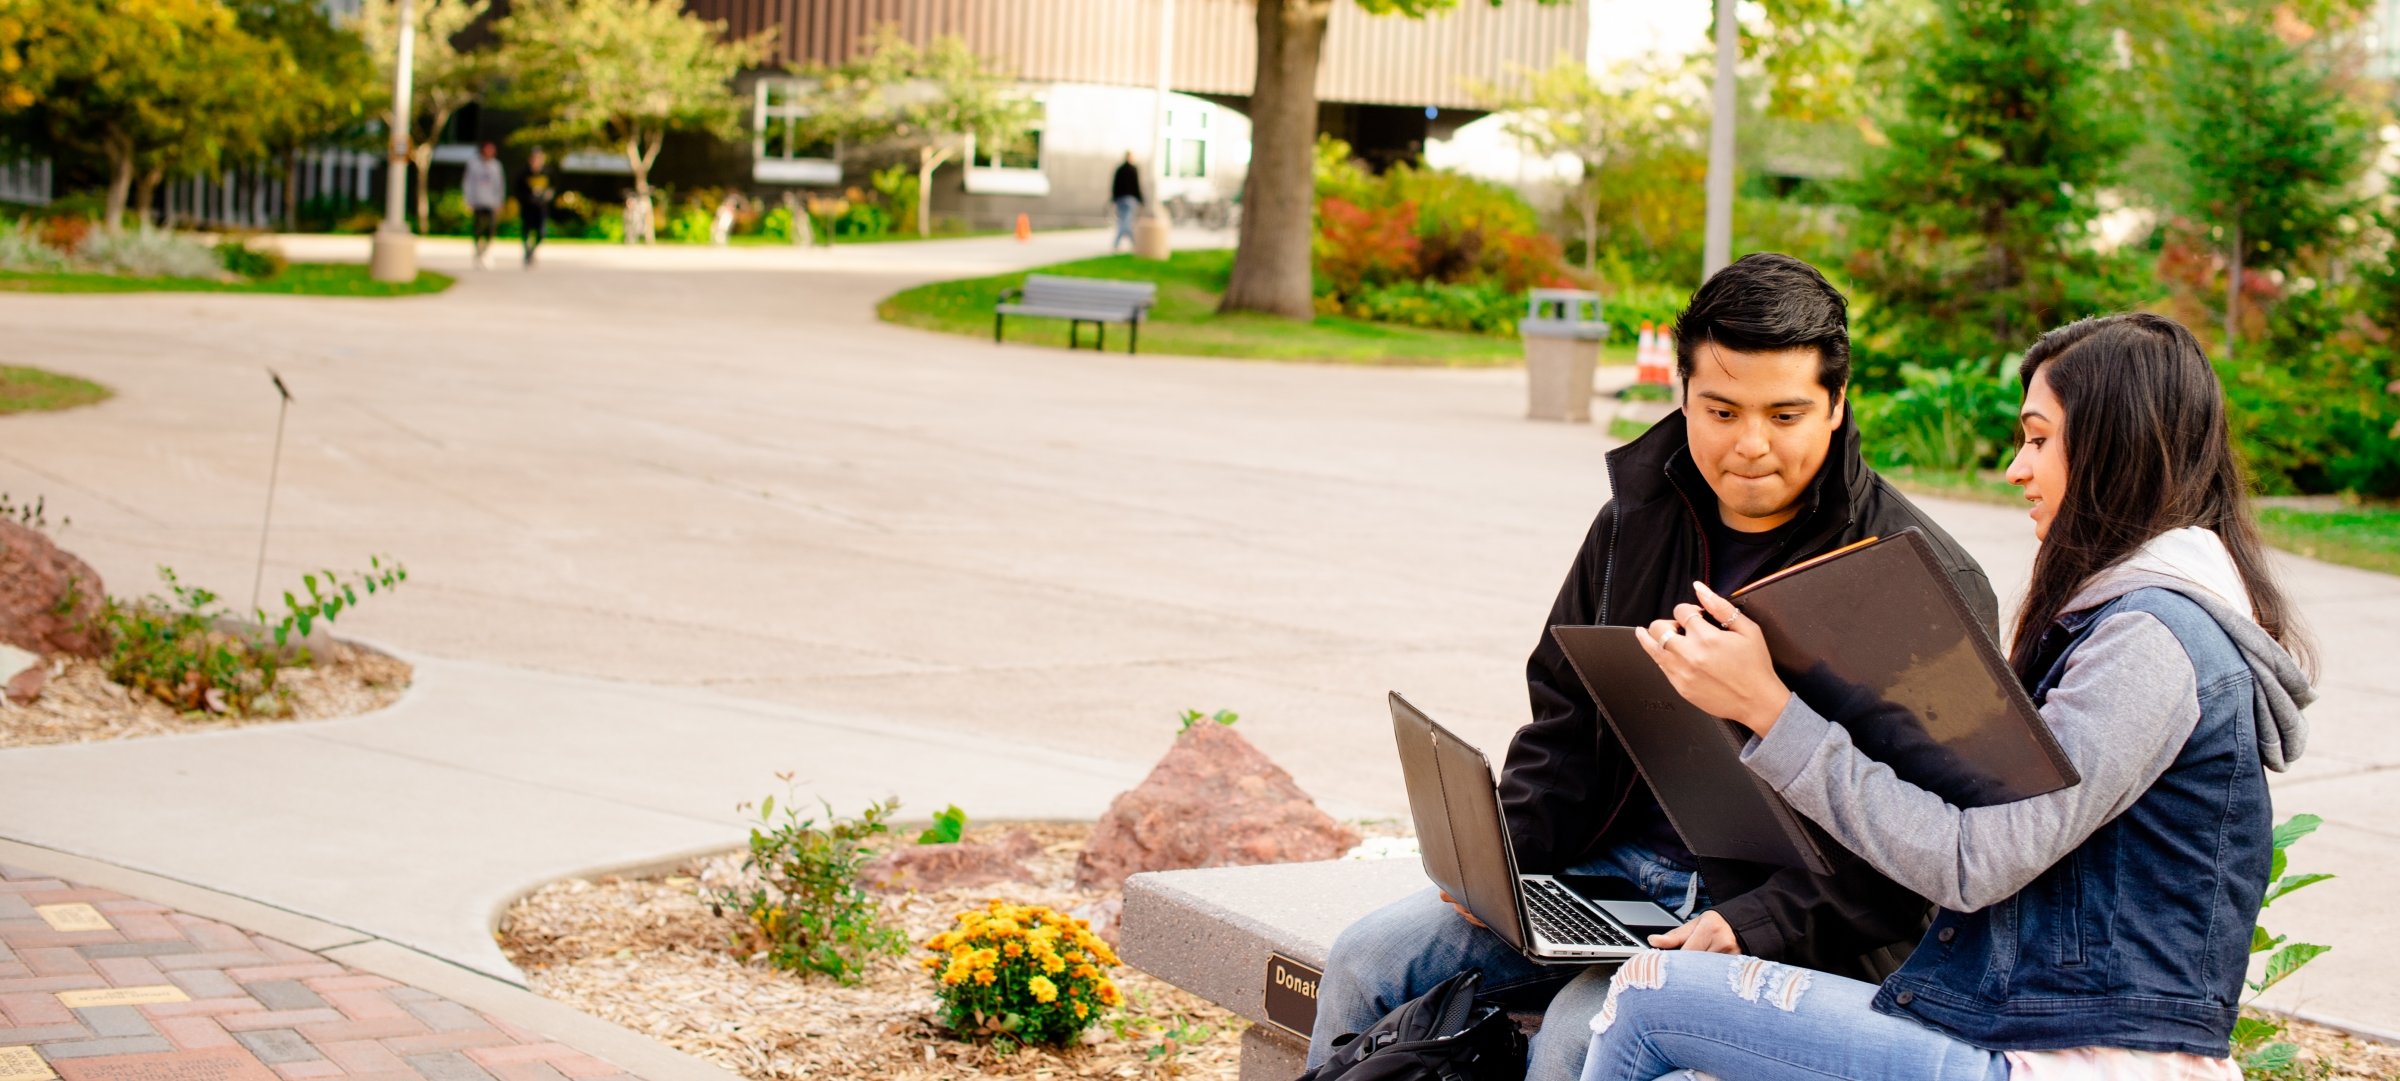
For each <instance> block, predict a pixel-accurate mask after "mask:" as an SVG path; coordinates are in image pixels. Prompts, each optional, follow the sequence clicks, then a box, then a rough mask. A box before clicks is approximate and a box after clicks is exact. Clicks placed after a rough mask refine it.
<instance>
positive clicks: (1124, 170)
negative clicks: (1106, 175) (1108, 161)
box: [1108, 150, 1142, 252]
mask: <svg viewBox="0 0 2400 1081" xmlns="http://www.w3.org/2000/svg"><path fill="white" fill-rule="evenodd" d="M1108 198H1109V201H1110V202H1111V203H1114V204H1116V208H1117V235H1115V236H1113V237H1110V238H1109V240H1108V250H1109V251H1111V252H1114V251H1116V250H1117V242H1118V241H1123V242H1125V244H1126V245H1127V246H1128V247H1130V246H1132V244H1133V212H1134V211H1136V210H1139V209H1141V207H1142V171H1141V170H1139V169H1136V168H1134V167H1133V151H1131V150H1128V151H1126V152H1125V161H1124V163H1123V164H1121V165H1118V166H1117V175H1116V179H1114V180H1112V181H1110V182H1109V185H1108Z"/></svg>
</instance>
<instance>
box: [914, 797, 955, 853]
mask: <svg viewBox="0 0 2400 1081" xmlns="http://www.w3.org/2000/svg"><path fill="white" fill-rule="evenodd" d="M966 835H967V812H965V811H962V810H959V809H958V804H955V803H953V804H951V805H950V806H948V807H944V808H942V810H941V811H940V812H939V813H937V814H935V815H934V816H933V828H932V829H929V830H926V831H925V832H923V833H920V834H918V835H917V843H918V844H921V845H954V844H957V843H958V839H959V838H961V837H964V836H966Z"/></svg>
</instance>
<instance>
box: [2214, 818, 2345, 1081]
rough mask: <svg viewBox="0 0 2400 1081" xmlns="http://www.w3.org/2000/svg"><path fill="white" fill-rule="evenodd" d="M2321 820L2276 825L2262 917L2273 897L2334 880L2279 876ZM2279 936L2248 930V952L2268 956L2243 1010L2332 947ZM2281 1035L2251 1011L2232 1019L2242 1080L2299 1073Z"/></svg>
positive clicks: (2277, 1026) (2292, 1049)
mask: <svg viewBox="0 0 2400 1081" xmlns="http://www.w3.org/2000/svg"><path fill="white" fill-rule="evenodd" d="M2324 821H2325V820H2324V819H2321V818H2318V817H2317V816H2315V815H2309V814H2303V815H2293V816H2292V817H2291V819H2290V820H2289V821H2286V822H2285V823H2283V824H2282V825H2280V826H2277V827H2275V856H2274V861H2273V862H2272V863H2271V864H2269V866H2268V870H2267V880H2268V885H2267V895H2266V897H2265V898H2264V899H2262V900H2260V901H2259V904H2258V907H2259V911H2260V912H2261V913H2264V912H2265V911H2266V909H2267V906H2269V905H2272V904H2274V903H2275V901H2276V899H2277V898H2280V897H2282V896H2284V895H2285V894H2289V893H2291V892H2293V891H2295V890H2299V889H2302V888H2304V887H2308V886H2314V885H2316V884H2317V883H2319V882H2323V881H2325V880H2327V879H2330V878H2332V877H2333V876H2332V875H2329V874H2305V875H2286V874H2284V873H2283V872H2284V869H2285V859H2286V855H2285V850H2287V849H2289V848H2290V847H2291V846H2292V844H2293V843H2294V842H2296V841H2298V840H2299V839H2300V838H2302V837H2306V836H2308V835H2309V834H2311V833H2314V832H2316V829H2317V827H2318V826H2320V825H2323V824H2324ZM2284 938H2285V936H2283V935H2270V934H2268V933H2267V929H2266V928H2265V927H2264V926H2254V927H2252V928H2251V929H2250V952H2251V953H2252V954H2261V953H2265V954H2268V957H2267V964H2266V968H2265V969H2264V970H2262V971H2261V972H2260V973H2259V976H2258V978H2257V979H2255V980H2251V981H2249V986H2250V1001H2249V1002H2245V1003H2243V1005H2245V1006H2247V1005H2249V1004H2250V1003H2254V1002H2257V1001H2258V996H2260V995H2263V994H2265V993H2266V991H2267V988H2270V987H2273V986H2275V985H2276V984H2278V983H2281V982H2283V979H2284V977H2286V976H2289V975H2291V974H2292V973H2294V972H2298V971H2300V968H2301V966H2303V965H2306V964H2308V963H2309V962H2310V961H2314V960H2316V959H2317V957H2318V955H2320V954H2323V953H2324V952H2325V951H2327V950H2330V949H2332V948H2333V947H2331V946H2319V945H2317V944H2315V943H2313V942H2290V943H2287V942H2285V941H2284ZM2269 951H2272V952H2269ZM2281 1035H2283V1025H2282V1023H2281V1022H2277V1021H2270V1020H2268V1019H2266V1018H2264V1017H2261V1016H2259V1015H2258V1014H2257V1013H2256V1012H2255V1011H2253V1012H2249V1013H2245V1014H2243V1015H2242V1017H2241V1018H2239V1019H2238V1020H2236V1021H2234V1023H2233V1057H2234V1058H2235V1059H2237V1060H2239V1061H2240V1062H2241V1064H2242V1076H2243V1077H2245V1078H2250V1079H2252V1081H2266V1079H2270V1078H2289V1077H2297V1076H2300V1074H2299V1073H2298V1069H2299V1064H2300V1057H2299V1056H2300V1049H2299V1048H2298V1047H2297V1046H2294V1045H2293V1044H2292V1043H2290V1042H2289V1041H2285V1040H2280V1039H2277V1038H2276V1037H2278V1036H2281Z"/></svg>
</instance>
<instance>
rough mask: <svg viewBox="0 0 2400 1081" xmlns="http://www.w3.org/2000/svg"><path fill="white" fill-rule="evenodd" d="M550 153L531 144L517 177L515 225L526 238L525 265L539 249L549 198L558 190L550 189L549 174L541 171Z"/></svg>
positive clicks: (547, 218)
mask: <svg viewBox="0 0 2400 1081" xmlns="http://www.w3.org/2000/svg"><path fill="white" fill-rule="evenodd" d="M549 162H550V156H549V155H547V154H544V153H542V148H540V147H538V146H537V147H535V148H533V153H531V154H529V155H527V156H526V158H525V174H524V175H523V176H520V177H518V178H517V228H518V231H519V232H520V233H521V234H522V235H523V236H524V239H525V266H526V267H527V268H528V269H531V268H532V266H533V256H534V253H535V252H537V251H539V250H541V247H542V240H543V238H544V237H545V236H547V235H548V233H549V231H550V202H551V200H553V199H555V198H557V196H558V193H557V192H555V191H553V190H551V187H550V175H549V174H548V173H545V172H543V171H542V169H543V167H544V166H547V165H548V164H549Z"/></svg>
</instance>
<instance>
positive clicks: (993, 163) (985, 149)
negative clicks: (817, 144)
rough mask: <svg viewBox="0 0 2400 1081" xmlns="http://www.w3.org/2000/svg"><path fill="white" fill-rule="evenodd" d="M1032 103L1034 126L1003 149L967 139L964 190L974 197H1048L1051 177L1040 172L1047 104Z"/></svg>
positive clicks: (1043, 101)
mask: <svg viewBox="0 0 2400 1081" xmlns="http://www.w3.org/2000/svg"><path fill="white" fill-rule="evenodd" d="M1033 100H1034V114H1033V123H1031V124H1029V125H1027V126H1026V129H1025V134H1024V136H1023V137H1021V138H1019V139H1017V140H1016V141H1015V142H1014V143H1011V144H1009V145H1006V146H989V145H985V144H983V143H982V142H981V141H979V140H977V139H976V138H974V137H973V136H969V137H968V138H967V170H966V188H967V191H969V192H970V193H973V194H976V195H1048V194H1050V178H1049V176H1048V175H1047V174H1045V173H1043V172H1042V142H1043V138H1042V137H1043V134H1044V130H1043V129H1045V128H1047V127H1048V126H1049V124H1050V103H1049V101H1048V100H1047V99H1045V98H1041V97H1036V98H1034V99H1033Z"/></svg>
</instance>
